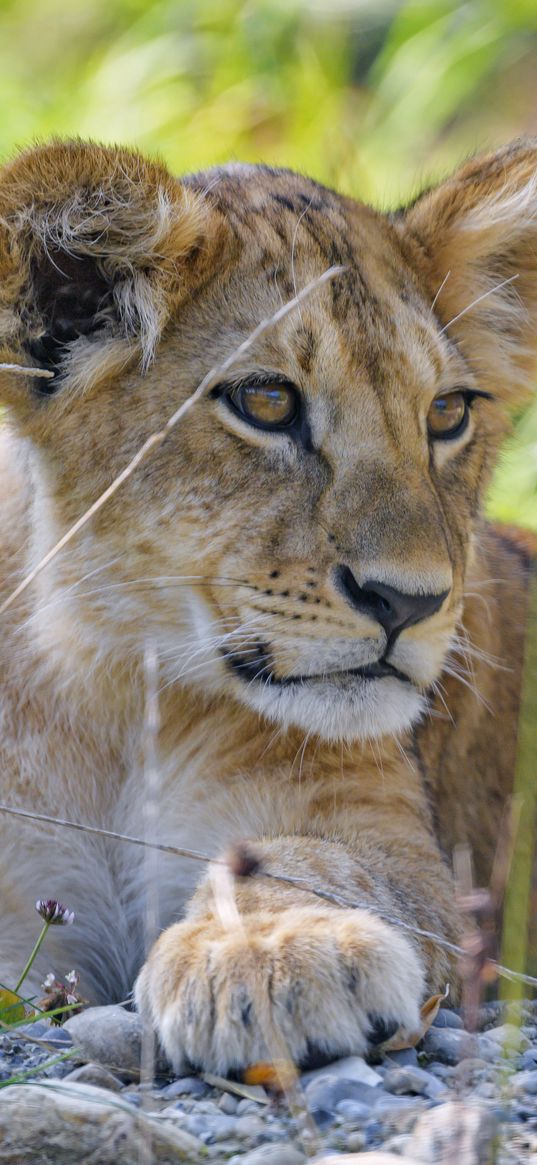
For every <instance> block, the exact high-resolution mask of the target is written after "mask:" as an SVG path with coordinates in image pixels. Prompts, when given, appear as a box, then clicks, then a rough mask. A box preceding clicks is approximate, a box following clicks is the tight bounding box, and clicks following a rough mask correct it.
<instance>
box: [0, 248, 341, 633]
mask: <svg viewBox="0 0 537 1165" xmlns="http://www.w3.org/2000/svg"><path fill="white" fill-rule="evenodd" d="M343 270H344V268H343V267H329V268H328V270H327V271H323V273H322V275H319V276H317V278H316V279H312V280H311V282H310V283H307V284H306V286H305V287H303V288H302V291H299V292H298V294H297V295H295V296H293V298H292V299H290V300H288V301H287V303H284V304H283V305H282V307H280V308H279V309H278V311H276V312H274V314H273V315H271V316H268V317H267V318H266V319H264V320H261V323H259V324H258V325H257V327H256V328H254V330H253V332H251V333H250V335H249V336H247V337H246V339H245V340H243V342H242V344H239V346H238V347H237V348H235V349H234V351H233V352H232V353H231V354H230V355H229V356H228V357H227V358H226V359H225V360H223V361H222V363H221V364H215V365H214V367H213V368H211V369H210V371H209V372H208V373H207V375H206V376H204V378H203V380H202V381H201V382H200V384H198V387H197V388H196V389H195V391H194V392H193V393H192V395H191V396H189V397H188V399H187V400H186V401H184V403H183V404H182V405H180V406H179V408H178V409H176V410H175V412H174V413H172V416H171V417H169V418H168V420H167V421H166V423H165V424H164V425H163V427H162V428H161V429H159V430H158V431H157V432H156V433H152V434H151V436H149V437H148V438H147V440H146V441H144V444H143V445H142V446H141V448H140V449H139V450H138V452H137V453H135V455H134V457H133V458H132V459H131V460H130V461H129V463H128V465H126V466H125V468H124V469H123V470H122V471H121V473H118V475H117V477H115V478H114V480H113V481H112V482H111V483H110V485H109V486H108V488H107V489H105V490H104V491H103V493H102V494H100V496H99V497H98V498H96V499H95V501H94V502H93V504H92V505H91V506H89V507H88V509H87V510H86V511H85V512H84V513H83V514H82V515H81V516H80V518H78V520H77V521H76V522H74V523H73V525H72V526H71V527H70V528H69V530H67V531H66V532H65V534H63V536H62V537H61V538H60V539H59V540H58V542H56V543H55V545H54V546H52V547H51V549H50V550H49V551H48V552H47V553H46V554H45V555H44V556H43V558H41V559H40V561H39V562H38V563H37V565H36V566H34V567H33V569H32V570H31V571H29V573H28V574H27V575H26V576H25V577H24V578H23V579H22V581H21V582H20V583H19V585H18V586H17V587H15V590H14V591H12V592H11V594H10V595H8V597H7V599H5V600H4V602H3V603H2V605H1V606H0V615H3V614H4V612H5V611H7V610H8V608H9V607H11V605H12V604H13V603H14V602H15V600H16V599H18V597H19V595H22V594H23V593H24V591H25V590H27V588H28V587H29V586H30V584H31V583H32V582H33V581H34V579H35V578H36V577H37V575H38V574H41V571H43V570H44V569H45V567H47V566H49V564H50V563H51V562H52V561H53V560H54V559H55V558H56V557H57V555H58V554H59V553H60V551H61V550H63V549H64V548H65V547H66V546H67V545H68V544H69V542H72V540H73V538H74V537H75V536H76V535H77V534H78V533H79V531H80V530H82V529H83V527H84V526H86V525H87V523H88V522H89V521H90V520H91V518H93V517H94V515H95V514H96V513H98V511H99V510H101V509H102V507H103V506H104V505H106V502H108V501H109V500H110V498H111V497H113V495H114V494H115V493H117V491H118V489H120V487H121V486H122V485H123V484H124V482H126V481H127V480H128V478H129V477H132V475H133V473H134V472H135V470H136V469H137V468H138V466H139V465H141V464H142V462H143V461H145V460H146V458H147V457H148V456H149V454H150V453H152V452H153V450H154V449H156V448H158V446H159V445H162V442H163V441H165V440H166V437H167V436H168V435H169V433H171V431H172V429H174V428H175V426H176V425H177V424H178V422H179V421H180V420H181V419H182V417H184V416H185V414H186V413H187V412H188V411H189V410H190V409H191V408H192V407H193V406H194V405H195V404H197V402H198V401H199V400H201V398H202V396H204V395H205V393H206V392H207V391H208V390H209V388H211V387H212V386H213V385H214V384H215V382H216V381H217V380H219V379H220V378H221V377H222V376H223V375H224V374H225V373H226V372H227V371H228V369H229V368H231V367H232V365H233V364H235V363H236V362H237V360H239V359H240V357H241V356H243V355H244V353H245V352H248V351H249V349H250V348H251V347H252V346H253V344H255V342H256V340H258V339H259V337H260V336H262V335H263V334H264V332H266V331H268V330H269V328H273V327H274V326H275V325H276V324H278V323H279V322H280V321H281V320H282V319H284V318H285V316H287V315H289V313H290V312H292V311H294V309H295V308H296V307H298V306H299V305H300V304H301V303H302V301H303V300H304V299H307V297H308V296H309V295H311V294H312V292H313V291H316V290H317V289H318V288H319V287H321V286H322V285H323V284H324V283H327V282H328V280H329V279H334V277H335V276H336V275H339V274H341V272H342V271H343ZM15 367H16V368H18V367H19V366H18V365H15Z"/></svg>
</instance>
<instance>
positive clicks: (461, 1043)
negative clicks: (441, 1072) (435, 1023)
mask: <svg viewBox="0 0 537 1165" xmlns="http://www.w3.org/2000/svg"><path fill="white" fill-rule="evenodd" d="M423 1050H424V1051H425V1052H426V1053H427V1055H428V1056H434V1057H435V1059H437V1060H440V1061H441V1063H443V1064H458V1063H459V1061H460V1060H465V1059H467V1058H468V1057H475V1054H476V1051H477V1054H478V1056H479V1057H480V1058H481V1059H482V1060H489V1061H490V1060H495V1059H497V1057H498V1056H499V1055H501V1048H500V1047H499V1045H498V1044H495V1043H494V1041H493V1040H489V1039H488V1037H487V1036H482V1035H478V1036H472V1035H469V1034H468V1032H465V1031H457V1030H455V1029H454V1028H449V1027H446V1028H440V1027H431V1028H429V1031H428V1032H427V1035H426V1036H425V1039H424V1041H423Z"/></svg>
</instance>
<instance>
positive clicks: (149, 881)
mask: <svg viewBox="0 0 537 1165" xmlns="http://www.w3.org/2000/svg"><path fill="white" fill-rule="evenodd" d="M144 674H145V709H144V723H143V730H142V748H143V766H144V804H143V825H144V834H145V840H146V841H147V842H148V843H150V842H151V841H153V840H154V838H155V835H156V831H157V829H158V822H159V801H160V777H159V768H158V761H157V738H158V731H159V724H160V717H159V706H158V658H157V653H156V650H155V646H154V644H153V643H151V642H148V643H147V645H146V649H145V653H144ZM144 874H145V909H144V946H145V956H146V958H147V956H148V955H149V951H150V950H151V947H152V946H153V943H154V942H155V940H156V938H157V935H158V929H159V903H158V850H156V849H155V848H154V846H152V845H151V844H148V845H147V846H146V847H145V849H144ZM155 1060H156V1047H155V1032H154V1029H153V1025H152V1023H151V1021H150V1019H149V1017H148V1016H145V1017H144V1018H143V1020H142V1033H141V1054H140V1086H141V1087H140V1092H141V1102H142V1110H145V1111H146V1113H147V1112H148V1111H149V1109H150V1107H151V1102H150V1093H151V1089H152V1087H153V1081H154V1078H155ZM145 1132H146V1136H145V1137H144V1136H141V1137H140V1165H151V1161H152V1156H153V1154H152V1136H151V1124H150V1122H148V1123H147V1125H146V1127H145Z"/></svg>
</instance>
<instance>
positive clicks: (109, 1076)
mask: <svg viewBox="0 0 537 1165" xmlns="http://www.w3.org/2000/svg"><path fill="white" fill-rule="evenodd" d="M64 1080H65V1081H66V1082H67V1083H69V1084H72V1083H73V1082H74V1081H79V1082H80V1083H82V1084H95V1085H96V1087H97V1088H107V1089H108V1091H109V1092H121V1089H122V1088H123V1083H122V1081H121V1080H119V1079H118V1077H117V1076H114V1075H113V1073H112V1072H109V1071H108V1069H107V1068H103V1067H102V1065H101V1064H81V1065H80V1067H79V1068H75V1069H74V1071H73V1072H69V1075H68V1076H64Z"/></svg>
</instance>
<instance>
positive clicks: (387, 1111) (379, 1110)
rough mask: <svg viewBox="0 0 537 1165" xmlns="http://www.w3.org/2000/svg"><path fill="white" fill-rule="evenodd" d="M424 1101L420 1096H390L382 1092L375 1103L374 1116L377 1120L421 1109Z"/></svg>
mask: <svg viewBox="0 0 537 1165" xmlns="http://www.w3.org/2000/svg"><path fill="white" fill-rule="evenodd" d="M423 1106H424V1101H423V1098H422V1097H421V1096H392V1095H390V1093H386V1092H385V1093H384V1095H383V1096H381V1097H380V1099H379V1100H378V1102H377V1104H376V1105H375V1116H376V1117H378V1118H379V1120H386V1118H387V1117H388V1118H389V1117H392V1116H396V1115H397V1114H398V1113H404V1112H415V1113H420V1112H422V1111H423Z"/></svg>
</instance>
